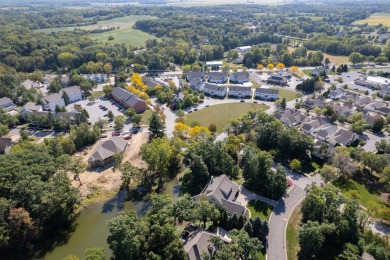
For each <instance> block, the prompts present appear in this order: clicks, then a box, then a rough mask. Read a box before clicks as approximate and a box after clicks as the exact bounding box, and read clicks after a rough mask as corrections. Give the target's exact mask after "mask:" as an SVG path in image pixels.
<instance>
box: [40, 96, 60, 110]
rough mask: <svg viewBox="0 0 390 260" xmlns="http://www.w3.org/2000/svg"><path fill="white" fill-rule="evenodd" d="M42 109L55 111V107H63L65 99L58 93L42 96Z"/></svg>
mask: <svg viewBox="0 0 390 260" xmlns="http://www.w3.org/2000/svg"><path fill="white" fill-rule="evenodd" d="M42 103H43V109H44V110H50V111H55V110H56V107H57V106H58V107H64V106H65V101H64V99H63V98H62V95H61V94H60V93H53V94H50V95H48V96H46V97H43V98H42Z"/></svg>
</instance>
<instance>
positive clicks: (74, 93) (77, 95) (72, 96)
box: [62, 86, 83, 103]
mask: <svg viewBox="0 0 390 260" xmlns="http://www.w3.org/2000/svg"><path fill="white" fill-rule="evenodd" d="M62 92H63V95H66V96H67V98H68V102H69V103H73V102H76V101H79V100H81V99H83V94H82V93H81V89H80V87H79V86H73V87H69V88H64V89H62Z"/></svg>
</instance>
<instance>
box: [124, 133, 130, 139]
mask: <svg viewBox="0 0 390 260" xmlns="http://www.w3.org/2000/svg"><path fill="white" fill-rule="evenodd" d="M131 137H132V136H131V134H127V135H124V136H123V139H125V140H129V139H131Z"/></svg>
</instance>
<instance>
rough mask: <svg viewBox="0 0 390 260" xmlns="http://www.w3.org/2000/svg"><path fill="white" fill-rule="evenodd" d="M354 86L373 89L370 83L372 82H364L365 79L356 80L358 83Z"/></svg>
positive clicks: (355, 82)
mask: <svg viewBox="0 0 390 260" xmlns="http://www.w3.org/2000/svg"><path fill="white" fill-rule="evenodd" d="M354 84H355V85H357V86H362V87H365V88H372V87H373V84H372V83H370V82H368V81H367V80H364V79H361V80H356V81H354Z"/></svg>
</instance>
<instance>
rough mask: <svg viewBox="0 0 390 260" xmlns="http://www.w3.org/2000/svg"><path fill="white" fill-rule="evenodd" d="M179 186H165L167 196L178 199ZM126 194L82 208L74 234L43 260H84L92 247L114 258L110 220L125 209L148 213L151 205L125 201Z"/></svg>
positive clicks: (176, 184)
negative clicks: (109, 240)
mask: <svg viewBox="0 0 390 260" xmlns="http://www.w3.org/2000/svg"><path fill="white" fill-rule="evenodd" d="M179 193H180V184H179V182H178V180H177V179H173V180H171V181H170V182H167V183H165V185H164V194H167V195H168V196H170V197H172V198H173V199H174V200H175V199H177V197H178V196H179ZM125 197H126V192H120V193H118V195H117V196H115V197H114V198H111V199H110V200H108V201H106V202H104V203H100V204H97V205H94V206H91V207H89V208H86V209H83V210H82V211H81V214H80V215H79V217H78V218H77V220H76V223H75V224H76V226H75V229H74V232H73V233H72V234H70V236H69V239H68V240H67V242H66V243H65V244H63V245H59V246H57V247H55V248H54V249H53V250H52V251H51V252H48V253H46V254H45V256H44V257H43V259H44V260H61V259H63V258H65V257H66V256H68V255H76V256H78V257H80V258H81V257H82V256H83V253H84V251H85V250H86V249H87V248H91V247H98V246H100V247H103V248H104V249H105V251H106V253H107V256H108V257H111V256H112V252H111V250H110V249H109V248H108V244H107V242H106V239H107V236H108V227H107V221H108V220H110V219H112V218H113V217H115V216H117V215H119V214H121V212H123V211H124V210H135V211H137V212H139V213H140V214H145V213H146V211H147V210H148V208H149V206H150V203H148V202H146V203H145V202H130V201H124V199H125Z"/></svg>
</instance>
